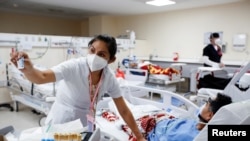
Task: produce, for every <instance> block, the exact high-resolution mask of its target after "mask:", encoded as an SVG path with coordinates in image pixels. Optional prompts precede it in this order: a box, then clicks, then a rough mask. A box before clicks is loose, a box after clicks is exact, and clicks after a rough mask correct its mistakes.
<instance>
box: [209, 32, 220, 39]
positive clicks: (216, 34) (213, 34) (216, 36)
mask: <svg viewBox="0 0 250 141" xmlns="http://www.w3.org/2000/svg"><path fill="white" fill-rule="evenodd" d="M219 37H220V34H219V33H217V32H214V33H212V34H210V39H212V38H219Z"/></svg>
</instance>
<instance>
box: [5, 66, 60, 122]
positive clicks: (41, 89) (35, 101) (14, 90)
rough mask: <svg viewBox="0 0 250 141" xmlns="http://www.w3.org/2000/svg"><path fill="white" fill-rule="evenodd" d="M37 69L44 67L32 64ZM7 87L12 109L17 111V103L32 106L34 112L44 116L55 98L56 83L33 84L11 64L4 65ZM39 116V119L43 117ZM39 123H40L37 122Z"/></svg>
mask: <svg viewBox="0 0 250 141" xmlns="http://www.w3.org/2000/svg"><path fill="white" fill-rule="evenodd" d="M34 67H35V68H37V69H39V70H44V69H46V68H45V67H42V66H40V65H34ZM6 71H7V75H8V76H7V87H8V88H9V89H10V94H11V97H12V100H13V101H14V109H15V110H16V111H19V106H18V105H19V103H22V104H24V105H26V106H29V107H31V108H33V109H34V110H33V112H34V113H38V114H40V113H42V114H44V117H46V115H47V114H48V112H49V110H50V107H51V106H52V103H53V102H54V100H55V96H56V89H57V86H58V83H47V84H39V85H38V84H34V83H32V82H30V81H29V80H28V79H27V78H26V77H25V76H24V74H23V73H22V72H21V71H19V70H18V69H17V68H16V67H15V66H14V65H13V64H9V65H7V67H6ZM44 117H41V119H40V120H42V119H44ZM39 124H41V123H40V122H39Z"/></svg>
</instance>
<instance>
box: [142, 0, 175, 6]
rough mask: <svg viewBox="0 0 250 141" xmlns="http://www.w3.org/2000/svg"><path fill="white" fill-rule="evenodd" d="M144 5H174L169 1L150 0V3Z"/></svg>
mask: <svg viewBox="0 0 250 141" xmlns="http://www.w3.org/2000/svg"><path fill="white" fill-rule="evenodd" d="M146 4H150V5H154V6H165V5H171V4H175V2H174V1H170V0H152V1H147V2H146Z"/></svg>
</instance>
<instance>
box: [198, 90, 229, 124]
mask: <svg viewBox="0 0 250 141" xmlns="http://www.w3.org/2000/svg"><path fill="white" fill-rule="evenodd" d="M230 103H232V99H231V97H229V96H227V95H225V94H222V93H218V94H217V96H216V97H215V98H214V99H211V98H209V99H208V101H207V102H206V104H205V106H204V108H203V109H202V110H201V112H200V114H199V119H200V121H201V122H204V123H207V122H208V121H209V120H210V119H211V118H212V117H213V116H214V114H215V113H216V112H217V111H218V110H219V109H220V108H221V107H222V106H224V105H227V104H230ZM203 125H204V124H203ZM203 127H204V126H202V127H201V129H202V128H203ZM198 129H199V127H198Z"/></svg>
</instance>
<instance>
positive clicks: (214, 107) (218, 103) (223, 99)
mask: <svg viewBox="0 0 250 141" xmlns="http://www.w3.org/2000/svg"><path fill="white" fill-rule="evenodd" d="M209 103H210V109H211V111H212V112H213V113H214V114H215V113H216V112H217V111H218V110H219V109H220V108H221V107H223V106H225V105H228V104H230V103H232V99H231V97H230V96H228V95H225V94H223V93H218V94H217V96H216V98H215V99H213V100H210V101H209Z"/></svg>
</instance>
